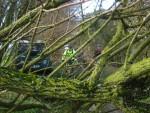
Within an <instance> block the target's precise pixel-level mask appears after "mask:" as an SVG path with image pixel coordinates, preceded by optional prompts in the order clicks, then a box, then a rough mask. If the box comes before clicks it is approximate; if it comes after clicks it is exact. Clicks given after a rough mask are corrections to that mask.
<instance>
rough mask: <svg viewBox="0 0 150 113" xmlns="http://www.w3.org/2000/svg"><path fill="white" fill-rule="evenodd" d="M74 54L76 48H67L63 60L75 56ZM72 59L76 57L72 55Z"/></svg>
mask: <svg viewBox="0 0 150 113" xmlns="http://www.w3.org/2000/svg"><path fill="white" fill-rule="evenodd" d="M73 54H75V50H74V49H68V50H65V51H64V53H63V56H62V60H66V59H67V58H69V57H71V56H73ZM72 59H75V57H72Z"/></svg>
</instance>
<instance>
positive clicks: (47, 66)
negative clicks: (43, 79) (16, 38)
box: [16, 41, 53, 75]
mask: <svg viewBox="0 0 150 113" xmlns="http://www.w3.org/2000/svg"><path fill="white" fill-rule="evenodd" d="M29 46H30V43H29V42H27V41H21V42H19V43H18V44H17V50H18V51H17V59H16V69H17V70H19V69H21V68H22V67H23V65H24V62H25V60H26V57H27V54H28V52H29ZM44 48H45V44H44V43H43V42H34V43H33V44H32V49H31V52H30V54H29V57H28V59H27V62H29V61H31V60H33V59H34V58H36V57H38V56H39V55H40V53H41V52H42V50H43V49H44ZM52 70H53V68H52V62H51V59H50V57H46V58H44V59H42V60H41V61H39V62H37V63H35V64H33V65H32V66H31V67H29V68H28V69H26V70H25V72H29V71H30V72H35V73H37V74H39V75H47V74H49V73H50V72H51V71H52Z"/></svg>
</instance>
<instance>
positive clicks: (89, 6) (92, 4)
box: [82, 0, 115, 13]
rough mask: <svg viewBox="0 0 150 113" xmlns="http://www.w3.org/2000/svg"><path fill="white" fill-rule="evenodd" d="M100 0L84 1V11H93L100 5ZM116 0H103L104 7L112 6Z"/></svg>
mask: <svg viewBox="0 0 150 113" xmlns="http://www.w3.org/2000/svg"><path fill="white" fill-rule="evenodd" d="M98 1H101V0H90V1H88V2H86V3H84V4H83V6H82V7H83V9H84V13H90V12H93V11H94V10H95V8H96V7H97V6H98V5H99V4H97V2H98ZM114 1H115V0H103V2H102V7H103V8H104V9H108V8H109V7H110V6H112V5H113V3H114ZM97 8H98V7H97Z"/></svg>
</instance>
